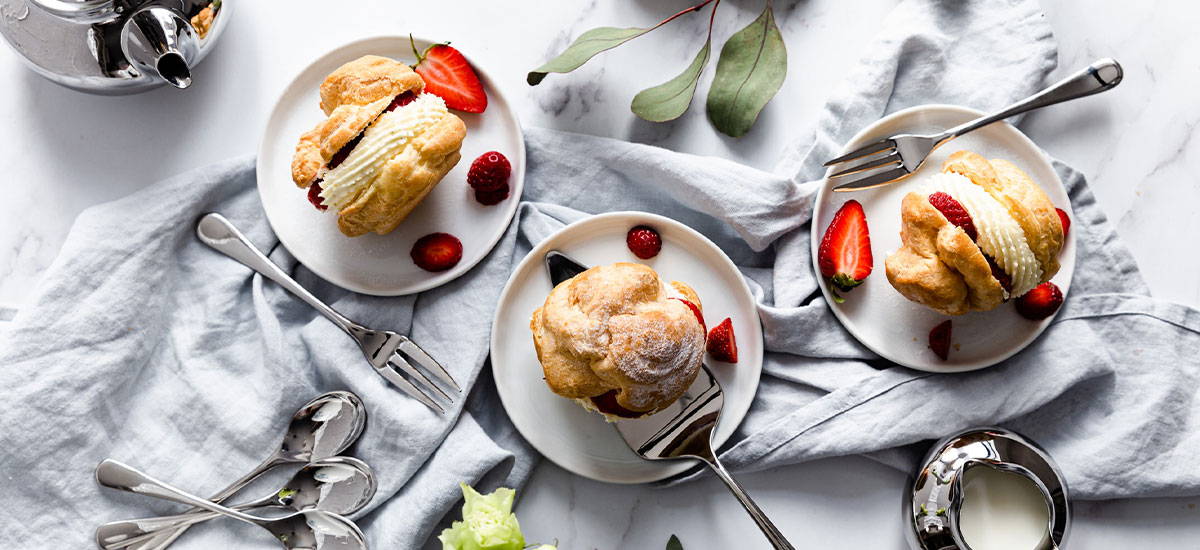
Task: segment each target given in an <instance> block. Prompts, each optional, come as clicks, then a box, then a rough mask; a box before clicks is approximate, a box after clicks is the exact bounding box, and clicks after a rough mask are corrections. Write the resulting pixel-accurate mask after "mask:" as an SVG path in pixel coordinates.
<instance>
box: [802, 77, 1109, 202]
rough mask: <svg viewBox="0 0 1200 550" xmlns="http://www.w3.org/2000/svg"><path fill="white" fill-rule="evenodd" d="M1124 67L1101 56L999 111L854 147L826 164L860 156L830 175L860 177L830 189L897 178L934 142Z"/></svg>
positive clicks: (1091, 84) (1082, 90)
mask: <svg viewBox="0 0 1200 550" xmlns="http://www.w3.org/2000/svg"><path fill="white" fill-rule="evenodd" d="M1123 76H1124V71H1123V70H1122V69H1121V65H1120V64H1119V63H1117V61H1116V60H1115V59H1109V58H1105V59H1101V60H1098V61H1096V62H1095V63H1092V64H1091V65H1090V66H1088V67H1086V68H1084V69H1083V70H1081V71H1079V72H1077V73H1075V74H1073V75H1071V76H1069V77H1067V78H1065V79H1063V80H1061V81H1059V82H1058V83H1057V84H1054V85H1053V86H1050V87H1049V88H1046V89H1044V90H1042V91H1040V92H1038V93H1036V94H1034V95H1032V96H1029V97H1027V98H1025V99H1023V100H1021V101H1018V102H1017V103H1014V104H1012V105H1009V106H1008V107H1006V108H1004V109H1003V110H1001V111H1000V112H998V113H996V114H993V115H990V116H985V117H980V118H977V119H975V120H972V121H970V122H967V123H965V124H962V125H959V126H955V127H954V128H951V129H949V130H946V131H945V132H942V133H940V134H924V135H922V134H898V135H894V136H892V137H889V138H884V139H881V140H879V141H875V142H872V143H869V144H867V145H864V146H862V147H859V148H858V149H855V150H853V151H850V152H849V153H846V154H844V155H842V156H840V157H837V158H835V159H832V160H830V161H829V162H826V163H825V166H833V165H835V164H842V163H848V162H850V161H854V160H859V159H865V160H864V162H861V163H858V164H855V165H853V166H848V167H846V168H842V169H841V170H839V171H837V172H834V173H833V174H830V175H829V178H830V179H833V178H843V177H846V176H852V175H859V177H857V178H854V179H851V180H848V181H846V182H845V183H841V184H839V185H838V186H837V187H834V188H833V190H834V191H857V190H860V189H870V188H872V187H879V186H882V185H887V184H889V183H893V182H896V181H900V180H902V179H904V178H905V177H907V176H909V175H910V174H912V173H913V172H916V171H917V169H918V168H920V167H921V165H922V164H924V163H925V159H926V158H928V157H929V154H930V153H932V152H933V150H934V149H937V148H938V146H940V145H942V144H943V143H946V142H947V141H950V140H952V139H954V138H956V137H958V136H961V135H963V134H965V133H967V132H970V131H972V130H976V129H978V128H982V127H984V126H987V125H988V124H991V123H993V122H996V121H999V120H1004V119H1006V118H1008V117H1011V116H1015V115H1019V114H1021V113H1024V112H1027V111H1032V110H1034V109H1040V108H1042V107H1046V106H1048V105H1054V104H1056V103H1062V102H1064V101H1069V100H1072V99H1078V98H1081V97H1085V96H1089V95H1092V94H1098V93H1100V92H1103V91H1105V90H1108V89H1111V88H1113V87H1114V86H1116V85H1117V84H1120V83H1121V78H1122V77H1123Z"/></svg>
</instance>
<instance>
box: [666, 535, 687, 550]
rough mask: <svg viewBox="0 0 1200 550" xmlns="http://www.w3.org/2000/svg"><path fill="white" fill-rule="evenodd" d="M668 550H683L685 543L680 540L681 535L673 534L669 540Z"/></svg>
mask: <svg viewBox="0 0 1200 550" xmlns="http://www.w3.org/2000/svg"><path fill="white" fill-rule="evenodd" d="M667 550H683V543H682V542H679V537H677V536H675V535H671V538H670V539H669V540H667Z"/></svg>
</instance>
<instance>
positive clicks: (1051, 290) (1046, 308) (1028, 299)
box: [1017, 281, 1063, 321]
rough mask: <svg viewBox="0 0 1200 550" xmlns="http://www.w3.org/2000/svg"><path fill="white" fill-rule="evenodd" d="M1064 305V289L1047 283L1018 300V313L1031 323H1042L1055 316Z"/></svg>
mask: <svg viewBox="0 0 1200 550" xmlns="http://www.w3.org/2000/svg"><path fill="white" fill-rule="evenodd" d="M1062 303H1063V293H1062V289H1060V288H1058V285H1056V284H1054V283H1051V282H1049V281H1047V282H1044V283H1042V284H1040V285H1038V286H1036V287H1034V288H1033V290H1030V291H1029V292H1027V293H1025V295H1024V296H1021V297H1020V298H1017V313H1020V314H1021V317H1024V318H1026V319H1029V320H1030V321H1041V320H1042V319H1045V318H1047V317H1049V316H1051V315H1054V312H1056V311H1058V308H1059V306H1061V305H1062Z"/></svg>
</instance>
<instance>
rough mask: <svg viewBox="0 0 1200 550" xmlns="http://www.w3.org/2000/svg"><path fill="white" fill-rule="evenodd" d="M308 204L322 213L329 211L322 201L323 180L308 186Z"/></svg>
mask: <svg viewBox="0 0 1200 550" xmlns="http://www.w3.org/2000/svg"><path fill="white" fill-rule="evenodd" d="M308 202H311V203H312V205H313V206H315V207H317V210H320V211H322V212H324V211H326V210H329V207H328V206H325V202H324V201H322V200H321V180H317V181H314V182H312V183H310V184H309V185H308Z"/></svg>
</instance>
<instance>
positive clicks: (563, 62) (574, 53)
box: [525, 25, 658, 86]
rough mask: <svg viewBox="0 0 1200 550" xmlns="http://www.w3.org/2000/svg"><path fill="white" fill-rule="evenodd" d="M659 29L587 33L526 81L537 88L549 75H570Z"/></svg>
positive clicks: (612, 30)
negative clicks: (590, 62) (615, 49)
mask: <svg viewBox="0 0 1200 550" xmlns="http://www.w3.org/2000/svg"><path fill="white" fill-rule="evenodd" d="M656 28H658V26H657V25H655V26H653V27H647V28H627V29H621V28H617V27H599V28H595V29H592V30H590V31H587V32H585V33H583V34H581V35H579V38H576V39H575V41H574V42H572V43H571V45H570V46H567V49H565V50H563V52H562V53H560V54H558V57H555V58H554V59H551V60H550V61H547V62H546V64H544V65H542V66H541V67H538V68H536V69H534V70H533V71H531V72H530V73H529V74H528V75H527V76H526V77H525V81H526V82H528V83H529V85H530V86H537V85H538V84H539V83H541V81H542V79H543V78H546V74H547V73H569V72H571V71H574V70H575V69H578V68H579V67H580V66H582V65H583V64H584V63H587V60H589V59H591V58H593V57H595V56H596V54H598V53H600V52H603V51H605V50H611V49H613V48H615V47H617V46H620V45H621V44H624V43H626V42H628V41H630V40H633V39H634V38H637V37H639V36H641V35H643V34H646V33H648V32H650V31H652V30H654V29H656Z"/></svg>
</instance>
